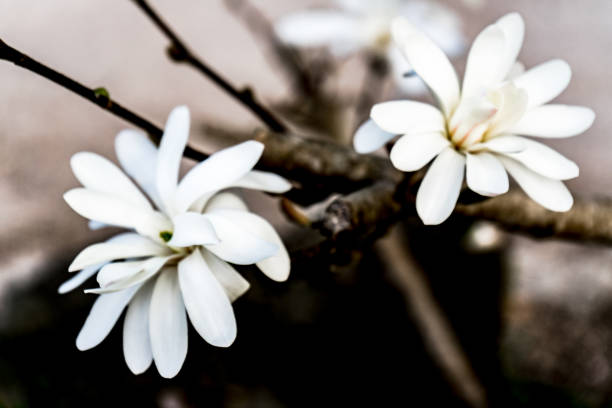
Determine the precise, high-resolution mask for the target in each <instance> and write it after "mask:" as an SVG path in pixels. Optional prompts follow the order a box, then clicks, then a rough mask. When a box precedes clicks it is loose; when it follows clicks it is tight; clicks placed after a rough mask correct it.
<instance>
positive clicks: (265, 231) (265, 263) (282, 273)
mask: <svg viewBox="0 0 612 408" xmlns="http://www.w3.org/2000/svg"><path fill="white" fill-rule="evenodd" d="M214 213H215V214H218V215H221V216H224V217H226V218H227V219H231V220H234V221H235V222H236V223H237V224H239V225H240V226H241V227H242V228H244V230H245V231H247V232H248V233H250V234H253V236H257V237H261V238H263V239H265V240H266V241H267V242H270V243H272V244H275V245H276V246H277V247H278V251H277V252H276V253H275V254H274V255H272V256H269V257H266V258H265V259H262V260H261V261H259V262H257V267H258V268H259V269H260V270H261V271H262V272H263V273H264V274H265V275H266V276H267V277H268V278H270V279H272V280H275V281H277V282H283V281H286V280H287V278H288V277H289V271H290V269H291V260H290V258H289V253H288V252H287V249H286V248H285V245H284V244H283V240H282V239H281V237H280V236H279V235H278V233H277V232H276V230H275V229H274V227H273V226H272V224H270V223H269V222H268V221H267V220H266V219H264V218H262V217H260V216H259V215H257V214H253V213H251V212H245V211H236V210H227V209H226V210H216V211H214Z"/></svg>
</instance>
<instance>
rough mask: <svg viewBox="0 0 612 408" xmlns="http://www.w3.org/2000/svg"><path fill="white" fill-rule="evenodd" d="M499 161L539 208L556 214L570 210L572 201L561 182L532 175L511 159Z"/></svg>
mask: <svg viewBox="0 0 612 408" xmlns="http://www.w3.org/2000/svg"><path fill="white" fill-rule="evenodd" d="M499 160H501V162H502V163H503V165H504V167H505V168H506V170H508V173H510V175H511V176H512V177H513V178H514V179H515V180H516V182H517V183H518V184H519V186H521V188H522V189H523V190H524V191H525V193H526V194H527V195H528V196H529V197H530V198H531V199H532V200H534V201H535V202H537V203H538V204H540V205H541V206H543V207H546V208H548V209H549V210H551V211H557V212H564V211H568V210H569V209H570V208H572V205H573V204H574V199H573V198H572V194H571V193H570V192H569V191H568V189H567V187H565V185H564V184H563V182H561V181H559V180H552V179H549V178H546V177H544V176H541V175H539V174H537V173H534V172H533V171H531V170H529V169H528V168H526V167H525V166H523V165H522V164H520V163H518V162H516V161H514V160H512V159H509V158H506V157H503V156H500V157H499Z"/></svg>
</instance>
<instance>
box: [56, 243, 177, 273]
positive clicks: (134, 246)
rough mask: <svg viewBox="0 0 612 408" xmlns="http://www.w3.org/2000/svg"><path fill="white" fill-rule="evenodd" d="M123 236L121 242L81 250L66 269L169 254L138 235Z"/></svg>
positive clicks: (71, 270)
mask: <svg viewBox="0 0 612 408" xmlns="http://www.w3.org/2000/svg"><path fill="white" fill-rule="evenodd" d="M129 235H130V236H129V237H127V236H124V237H125V239H123V240H122V241H121V242H102V243H99V244H93V245H90V246H88V247H87V248H85V249H83V250H82V251H81V252H79V254H78V255H77V256H76V258H74V261H72V263H71V264H70V266H69V267H68V271H69V272H74V271H78V270H80V269H83V268H85V267H88V266H91V265H95V264H99V263H102V262H108V261H112V260H114V259H126V258H137V257H141V256H156V255H158V256H163V255H169V254H171V252H172V251H171V250H170V249H169V248H168V247H164V246H162V245H159V244H158V243H156V242H154V241H151V240H150V239H148V238H145V237H143V236H140V235H138V234H129Z"/></svg>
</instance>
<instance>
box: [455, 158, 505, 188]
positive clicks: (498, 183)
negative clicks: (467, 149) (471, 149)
mask: <svg viewBox="0 0 612 408" xmlns="http://www.w3.org/2000/svg"><path fill="white" fill-rule="evenodd" d="M466 157H467V158H466V163H465V174H466V181H467V185H468V187H469V188H470V189H471V190H472V191H474V192H476V193H478V194H480V195H483V196H488V197H493V196H496V195H499V194H503V193H505V192H507V191H508V188H509V186H510V183H509V182H508V174H507V173H506V170H505V169H504V166H503V165H502V164H501V162H500V161H499V160H497V158H496V157H495V156H493V155H492V154H490V153H486V152H481V153H477V154H469V153H468V154H467V155H466Z"/></svg>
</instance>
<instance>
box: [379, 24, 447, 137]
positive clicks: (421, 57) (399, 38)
mask: <svg viewBox="0 0 612 408" xmlns="http://www.w3.org/2000/svg"><path fill="white" fill-rule="evenodd" d="M391 32H392V34H393V39H394V41H395V43H396V44H397V45H398V46H399V48H400V50H401V51H402V52H403V53H404V56H405V57H406V59H407V60H408V62H409V63H410V65H412V68H413V69H414V70H415V72H416V73H417V74H418V75H419V76H420V77H421V78H422V79H423V80H424V81H425V83H426V84H427V86H429V88H430V89H431V90H432V92H433V93H434V94H435V96H436V97H437V98H438V101H439V102H440V105H441V107H442V110H443V111H444V113H445V115H446V116H447V117H449V116H450V115H451V114H452V112H453V110H454V109H455V107H456V106H457V103H458V102H459V80H458V79H457V74H456V73H455V70H454V68H453V66H452V65H451V63H450V61H449V60H448V58H447V57H446V55H444V52H443V51H442V50H441V49H440V48H439V47H438V46H437V45H436V44H435V43H434V42H433V41H432V40H431V39H429V38H428V37H427V36H426V35H425V34H423V33H422V32H421V31H419V30H418V29H417V28H416V27H415V26H413V25H412V24H411V23H410V22H409V21H408V20H407V19H406V18H403V17H397V18H395V19H394V20H393V23H392V26H391ZM379 125H380V123H379ZM385 130H387V131H390V130H389V129H385ZM431 130H433V129H431ZM398 133H406V132H398Z"/></svg>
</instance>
